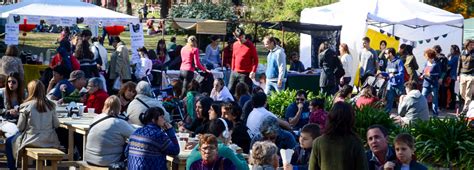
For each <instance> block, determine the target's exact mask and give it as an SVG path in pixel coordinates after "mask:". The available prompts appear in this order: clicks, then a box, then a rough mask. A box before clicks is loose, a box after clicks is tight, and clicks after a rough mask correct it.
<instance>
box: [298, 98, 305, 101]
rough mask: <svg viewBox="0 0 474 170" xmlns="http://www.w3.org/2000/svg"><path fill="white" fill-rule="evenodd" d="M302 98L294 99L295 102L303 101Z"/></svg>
mask: <svg viewBox="0 0 474 170" xmlns="http://www.w3.org/2000/svg"><path fill="white" fill-rule="evenodd" d="M304 100H305V99H304V98H296V101H304Z"/></svg>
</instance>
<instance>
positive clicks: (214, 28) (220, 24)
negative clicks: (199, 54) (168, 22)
mask: <svg viewBox="0 0 474 170" xmlns="http://www.w3.org/2000/svg"><path fill="white" fill-rule="evenodd" d="M172 26H173V28H175V29H178V28H180V29H185V30H196V33H198V34H213V35H225V34H226V32H227V22H226V21H218V20H208V19H194V18H174V19H173V24H172Z"/></svg>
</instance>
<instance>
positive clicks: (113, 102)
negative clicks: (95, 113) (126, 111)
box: [102, 95, 122, 116]
mask: <svg viewBox="0 0 474 170" xmlns="http://www.w3.org/2000/svg"><path fill="white" fill-rule="evenodd" d="M121 108H122V105H121V104H120V99H119V98H118V97H117V96H116V95H112V96H109V97H108V98H107V99H106V100H105V102H104V108H103V109H102V113H107V115H109V116H117V115H118V114H119V113H120V109H121Z"/></svg>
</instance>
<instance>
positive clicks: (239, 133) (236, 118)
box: [221, 102, 251, 154]
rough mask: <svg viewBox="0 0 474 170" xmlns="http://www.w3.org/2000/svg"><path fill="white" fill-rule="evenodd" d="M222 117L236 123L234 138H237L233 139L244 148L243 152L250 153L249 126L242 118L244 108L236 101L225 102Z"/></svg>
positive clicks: (233, 132)
mask: <svg viewBox="0 0 474 170" xmlns="http://www.w3.org/2000/svg"><path fill="white" fill-rule="evenodd" d="M221 112H222V117H223V118H225V119H227V120H229V121H231V122H232V124H234V128H233V129H232V135H231V136H232V138H233V139H235V140H234V141H232V142H233V143H235V144H236V145H237V146H239V147H240V148H242V150H243V152H244V153H246V154H248V153H249V150H250V142H251V139H250V136H249V133H248V132H247V131H248V128H247V126H246V125H245V124H244V123H243V121H242V120H241V119H240V117H241V115H242V108H240V106H239V105H238V104H237V103H236V102H231V103H224V104H223V105H222V107H221ZM237 139H238V140H237Z"/></svg>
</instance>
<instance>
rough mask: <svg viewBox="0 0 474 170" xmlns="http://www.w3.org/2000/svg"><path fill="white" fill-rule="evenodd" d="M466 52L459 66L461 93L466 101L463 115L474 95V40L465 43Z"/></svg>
mask: <svg viewBox="0 0 474 170" xmlns="http://www.w3.org/2000/svg"><path fill="white" fill-rule="evenodd" d="M464 47H465V49H464V51H463V52H462V54H461V58H460V59H459V64H458V80H459V92H460V94H461V97H462V98H463V99H464V107H463V108H462V112H463V113H467V111H468V108H469V107H468V106H469V103H470V102H471V100H472V96H473V94H474V40H472V39H470V40H467V41H466V42H465V43H464Z"/></svg>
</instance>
